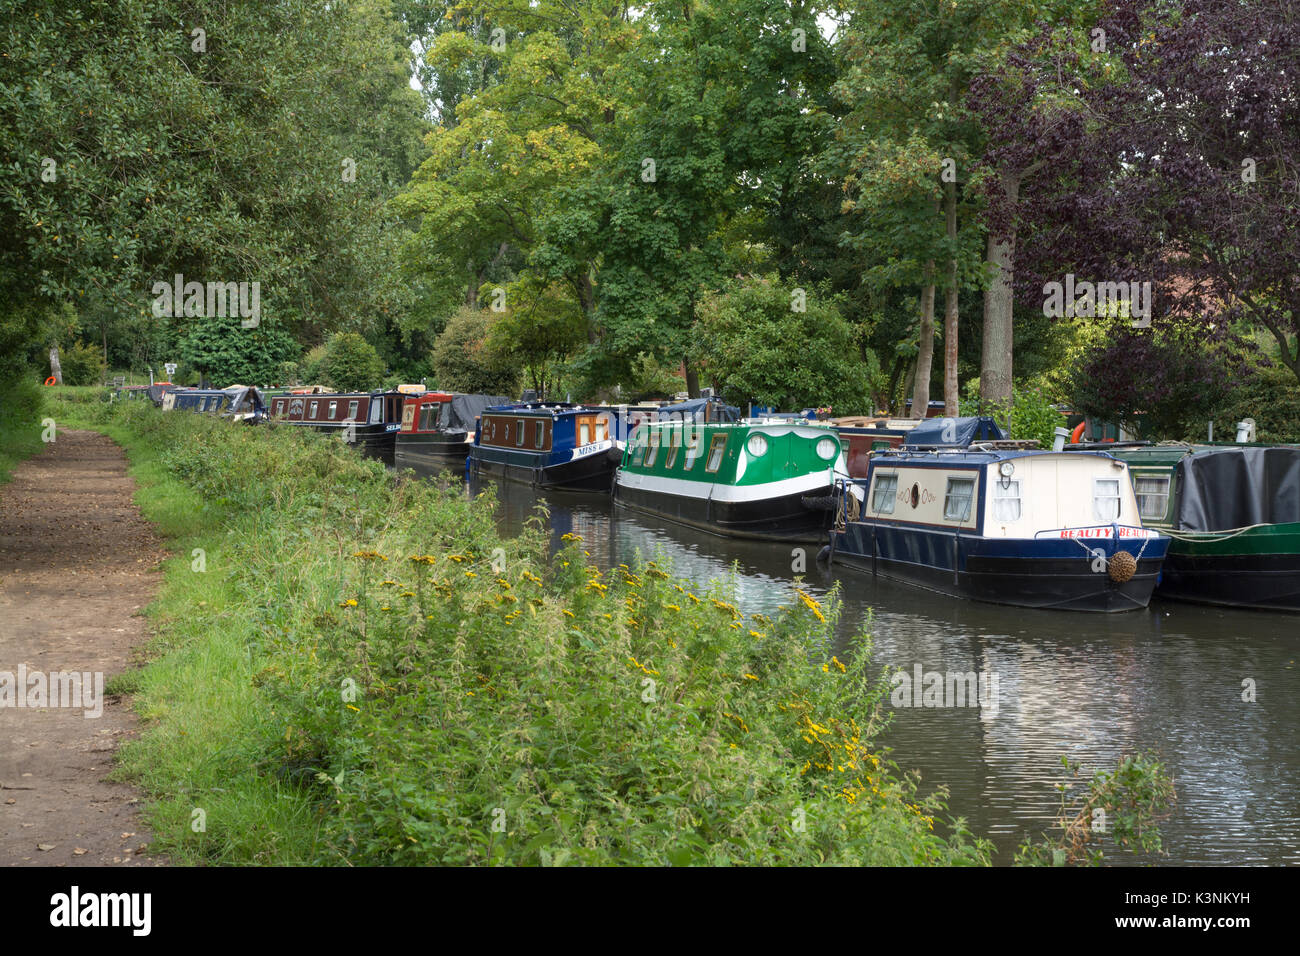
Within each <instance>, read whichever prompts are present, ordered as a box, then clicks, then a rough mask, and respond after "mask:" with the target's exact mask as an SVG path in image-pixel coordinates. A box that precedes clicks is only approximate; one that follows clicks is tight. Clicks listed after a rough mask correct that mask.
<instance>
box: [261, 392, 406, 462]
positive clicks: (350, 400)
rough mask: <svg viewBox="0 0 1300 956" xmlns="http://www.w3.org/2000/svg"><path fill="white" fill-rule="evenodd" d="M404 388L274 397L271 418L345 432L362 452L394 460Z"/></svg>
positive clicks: (317, 428) (400, 421)
mask: <svg viewBox="0 0 1300 956" xmlns="http://www.w3.org/2000/svg"><path fill="white" fill-rule="evenodd" d="M405 399H406V396H405V395H403V394H402V393H401V392H378V391H377V392H318V393H315V394H305V395H296V394H291V395H278V396H276V397H275V398H273V399H271V410H270V414H269V420H270V421H272V422H275V423H277V424H283V425H295V426H298V427H302V428H311V429H313V430H315V431H322V432H326V433H330V434H336V435H340V436H342V438H343V440H344V441H345V442H347V443H348V444H352V445H356V446H357V447H358V448H360V449H361V453H362V454H364V455H366V456H368V457H371V458H378V459H380V460H381V461H383V462H385V463H387V464H390V465H391V464H392V463H393V449H394V446H395V444H396V439H397V431H398V429H400V428H401V427H402V403H403V401H405Z"/></svg>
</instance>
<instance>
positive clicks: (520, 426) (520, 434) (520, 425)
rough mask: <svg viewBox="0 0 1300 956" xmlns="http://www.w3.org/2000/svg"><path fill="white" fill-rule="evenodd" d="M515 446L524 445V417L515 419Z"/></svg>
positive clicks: (521, 446) (520, 446)
mask: <svg viewBox="0 0 1300 956" xmlns="http://www.w3.org/2000/svg"><path fill="white" fill-rule="evenodd" d="M515 447H516V448H523V447H524V420H523V419H522V418H518V419H515Z"/></svg>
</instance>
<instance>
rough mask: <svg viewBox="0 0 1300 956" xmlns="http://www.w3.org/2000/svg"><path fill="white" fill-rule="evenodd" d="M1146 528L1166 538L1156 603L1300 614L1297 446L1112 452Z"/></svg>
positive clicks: (1159, 447) (1299, 462) (1150, 448)
mask: <svg viewBox="0 0 1300 956" xmlns="http://www.w3.org/2000/svg"><path fill="white" fill-rule="evenodd" d="M1112 454H1114V455H1115V457H1116V458H1120V459H1122V460H1124V461H1126V462H1127V463H1128V466H1129V470H1130V473H1131V474H1132V476H1133V488H1134V492H1135V494H1136V496H1137V503H1138V508H1139V510H1140V512H1141V515H1142V518H1143V520H1144V522H1145V523H1146V524H1147V525H1148V526H1150V527H1153V528H1157V529H1159V530H1161V531H1162V532H1164V533H1165V534H1168V535H1169V536H1170V537H1171V538H1172V539H1173V540H1172V542H1171V544H1170V545H1169V555H1168V557H1167V558H1166V559H1165V566H1164V571H1163V572H1162V575H1161V579H1160V583H1159V585H1158V586H1157V588H1156V595H1157V596H1158V597H1166V598H1171V599H1174V600H1180V601H1191V602H1195V603H1199V604H1217V605H1223V606H1226V607H1241V608H1260V609H1268V610H1280V611H1300V447H1296V446H1263V445H1244V444H1243V445H1219V446H1214V445H1195V446H1193V445H1182V444H1178V445H1151V446H1147V447H1120V448H1116V449H1115V450H1114V451H1113V452H1112Z"/></svg>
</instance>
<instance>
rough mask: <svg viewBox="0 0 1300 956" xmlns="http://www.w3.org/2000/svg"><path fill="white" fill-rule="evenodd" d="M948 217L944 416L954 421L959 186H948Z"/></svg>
mask: <svg viewBox="0 0 1300 956" xmlns="http://www.w3.org/2000/svg"><path fill="white" fill-rule="evenodd" d="M944 205H945V206H946V210H945V211H946V213H947V220H948V221H947V226H948V242H949V243H950V244H951V246H952V249H953V253H952V255H951V256H950V257H949V258H948V287H947V289H945V290H944V298H943V413H944V414H945V415H947V416H949V417H950V418H951V417H955V416H956V415H957V412H958V404H957V403H958V400H959V398H960V395H959V393H958V385H957V252H956V249H957V184H956V183H955V182H952V183H948V195H947V196H945V197H944Z"/></svg>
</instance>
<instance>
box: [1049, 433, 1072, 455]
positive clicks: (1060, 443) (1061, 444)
mask: <svg viewBox="0 0 1300 956" xmlns="http://www.w3.org/2000/svg"><path fill="white" fill-rule="evenodd" d="M1055 434H1056V438H1055V440H1053V442H1052V451H1065V440H1066V439H1067V438H1069V437H1070V430H1069V429H1068V428H1058V429H1056V433H1055Z"/></svg>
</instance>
